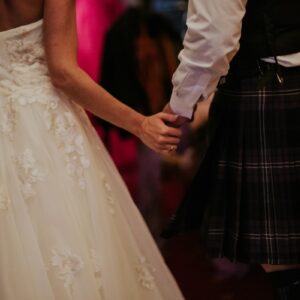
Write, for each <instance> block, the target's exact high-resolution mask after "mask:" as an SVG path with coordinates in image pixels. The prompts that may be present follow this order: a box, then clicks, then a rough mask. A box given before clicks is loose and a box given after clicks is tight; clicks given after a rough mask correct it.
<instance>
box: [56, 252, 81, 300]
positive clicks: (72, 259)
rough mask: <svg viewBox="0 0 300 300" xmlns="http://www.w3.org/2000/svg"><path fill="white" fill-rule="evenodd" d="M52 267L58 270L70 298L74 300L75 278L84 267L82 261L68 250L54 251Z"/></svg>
mask: <svg viewBox="0 0 300 300" xmlns="http://www.w3.org/2000/svg"><path fill="white" fill-rule="evenodd" d="M51 265H52V266H53V267H56V268H57V269H58V278H59V279H61V280H63V281H64V287H65V289H66V290H67V293H68V296H69V297H70V298H72V294H73V284H74V280H75V276H76V275H77V274H78V273H79V272H80V270H82V269H83V266H84V264H83V261H82V259H81V258H80V257H79V256H78V255H76V254H74V253H72V252H71V251H70V250H68V249H52V259H51Z"/></svg>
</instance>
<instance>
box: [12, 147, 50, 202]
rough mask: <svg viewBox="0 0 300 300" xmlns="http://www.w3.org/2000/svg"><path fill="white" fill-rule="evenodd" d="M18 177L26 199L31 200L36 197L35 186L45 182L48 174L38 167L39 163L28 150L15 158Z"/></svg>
mask: <svg viewBox="0 0 300 300" xmlns="http://www.w3.org/2000/svg"><path fill="white" fill-rule="evenodd" d="M15 162H16V165H17V168H18V170H19V173H18V176H19V179H20V181H21V184H22V193H23V196H24V198H25V199H30V198H32V197H34V196H35V195H36V191H35V189H34V185H35V184H36V183H37V182H41V181H45V179H46V173H45V172H42V171H41V170H40V169H39V167H38V162H37V160H36V159H35V157H34V156H33V152H32V150H30V149H26V150H25V151H24V152H23V153H22V154H21V155H19V156H17V157H16V158H15Z"/></svg>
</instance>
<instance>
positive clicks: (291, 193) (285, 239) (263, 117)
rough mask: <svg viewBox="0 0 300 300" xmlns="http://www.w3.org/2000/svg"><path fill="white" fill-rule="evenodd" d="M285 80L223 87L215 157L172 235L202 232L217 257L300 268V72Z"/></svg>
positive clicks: (212, 148) (214, 114)
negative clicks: (189, 231)
mask: <svg viewBox="0 0 300 300" xmlns="http://www.w3.org/2000/svg"><path fill="white" fill-rule="evenodd" d="M284 79H285V81H284V85H280V84H279V83H277V82H276V81H275V80H274V81H273V82H271V83H269V85H268V86H266V87H264V88H258V81H257V79H244V80H240V81H238V82H237V81H234V82H231V81H230V79H229V80H228V81H227V82H226V83H225V84H224V85H222V86H221V87H220V88H219V90H218V92H217V93H216V96H215V98H214V100H213V103H212V106H211V110H210V118H209V124H210V133H211V134H210V137H211V139H210V145H209V148H208V151H207V154H206V156H205V158H204V160H203V163H202V165H201V167H200V169H199V171H198V173H197V175H196V177H195V179H194V181H193V183H192V185H191V187H190V189H189V191H188V193H187V196H186V198H185V199H184V201H183V203H182V204H181V206H180V207H179V209H178V211H177V213H176V215H175V216H174V218H173V220H172V222H171V224H170V226H169V227H168V228H167V229H166V230H165V232H164V235H165V236H170V235H173V234H175V233H177V232H179V231H187V230H194V229H197V230H200V232H201V235H202V240H203V242H204V244H205V246H206V248H207V251H208V254H210V255H211V256H212V257H223V256H226V257H228V258H229V259H231V260H232V261H242V262H247V263H260V264H263V263H268V264H296V263H297V264H299V263H300V72H299V74H292V75H286V76H285V78H284ZM237 85H238V86H237Z"/></svg>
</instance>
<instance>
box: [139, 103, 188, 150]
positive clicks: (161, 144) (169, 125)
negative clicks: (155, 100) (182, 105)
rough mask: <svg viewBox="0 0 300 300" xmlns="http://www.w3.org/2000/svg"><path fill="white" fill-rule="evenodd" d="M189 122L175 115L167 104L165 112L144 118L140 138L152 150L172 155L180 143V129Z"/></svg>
mask: <svg viewBox="0 0 300 300" xmlns="http://www.w3.org/2000/svg"><path fill="white" fill-rule="evenodd" d="M188 121H189V119H187V118H185V117H182V116H178V115H175V114H174V112H173V111H172V109H171V107H170V105H169V104H167V105H166V106H165V108H164V109H163V112H160V113H158V114H155V115H153V116H150V117H145V118H144V120H143V122H142V124H141V130H140V134H139V137H140V139H141V140H142V141H143V142H144V144H146V145H147V146H148V147H150V148H151V149H152V150H154V151H156V152H158V153H160V154H164V155H166V154H171V153H172V152H174V151H175V150H176V149H177V146H178V144H179V142H180V138H181V129H180V127H181V126H182V125H183V124H184V123H186V122H188Z"/></svg>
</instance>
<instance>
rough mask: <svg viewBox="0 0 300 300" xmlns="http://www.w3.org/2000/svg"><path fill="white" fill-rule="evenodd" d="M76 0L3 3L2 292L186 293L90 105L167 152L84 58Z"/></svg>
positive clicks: (163, 132)
mask: <svg viewBox="0 0 300 300" xmlns="http://www.w3.org/2000/svg"><path fill="white" fill-rule="evenodd" d="M75 28H76V24H75V0H44V1H43V0H23V1H19V0H0V299H1V300H50V299H51V300H54V299H56V300H68V299H74V300H97V299H107V300H154V299H155V300H159V299H165V300H177V299H183V296H182V295H181V293H180V291H179V289H178V287H177V285H176V283H175V281H174V279H173V277H172V275H171V274H170V272H169V270H168V268H167V267H166V265H165V263H164V262H163V259H162V257H161V256H160V254H159V251H158V249H157V248H156V246H155V244H154V242H153V240H152V238H151V236H150V234H149V232H148V230H147V228H146V226H145V224H144V222H143V220H142V219H141V216H140V215H139V213H138V211H137V209H136V207H135V206H134V204H133V202H132V200H131V198H130V196H129V194H128V191H127V189H126V187H125V185H124V183H123V181H122V180H121V178H120V176H119V174H118V172H117V171H116V169H115V167H114V165H113V163H112V161H111V159H110V157H109V155H108V154H107V152H106V150H105V149H104V147H103V145H102V143H101V142H100V141H99V140H98V138H97V135H96V133H95V131H94V130H93V128H92V127H91V124H90V122H89V120H88V118H87V116H86V114H85V112H84V110H83V108H85V109H87V110H89V111H91V112H93V113H94V114H96V115H97V116H99V117H101V118H103V119H105V120H107V121H109V122H111V123H113V124H115V125H117V126H120V127H122V128H124V129H126V130H128V131H130V132H131V133H133V134H135V135H137V136H138V137H139V138H140V139H141V140H142V141H143V142H144V143H145V144H146V145H148V146H149V147H151V148H152V149H154V150H156V151H158V152H160V153H168V152H170V151H172V150H174V149H175V148H176V145H177V144H178V141H179V137H180V131H179V130H178V129H175V128H171V127H168V126H166V125H165V123H167V122H169V123H172V122H175V121H176V117H175V116H173V115H169V114H166V113H159V114H157V115H154V116H151V117H145V116H143V115H140V114H139V113H137V112H135V111H133V110H132V109H130V108H129V107H127V106H125V105H123V104H121V103H120V102H119V101H117V100H116V99H115V98H113V97H112V96H111V95H110V94H108V93H107V92H106V91H105V90H104V89H102V88H101V87H100V86H98V85H97V84H96V83H94V82H93V81H92V80H91V79H90V78H89V77H88V76H87V74H86V73H84V71H83V70H81V69H80V68H79V66H78V64H77V61H76V29H75Z"/></svg>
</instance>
